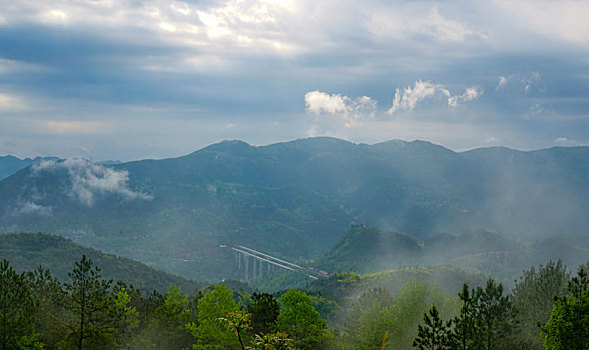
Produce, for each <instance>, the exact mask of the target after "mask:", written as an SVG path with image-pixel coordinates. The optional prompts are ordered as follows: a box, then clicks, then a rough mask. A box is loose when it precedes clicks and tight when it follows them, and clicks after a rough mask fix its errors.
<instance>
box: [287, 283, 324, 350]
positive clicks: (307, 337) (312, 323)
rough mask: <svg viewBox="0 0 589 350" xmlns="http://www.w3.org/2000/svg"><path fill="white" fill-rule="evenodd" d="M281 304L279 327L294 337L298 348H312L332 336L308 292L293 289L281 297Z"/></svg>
mask: <svg viewBox="0 0 589 350" xmlns="http://www.w3.org/2000/svg"><path fill="white" fill-rule="evenodd" d="M280 304H281V306H282V310H281V311H280V315H278V320H277V328H278V330H279V331H280V332H284V333H286V334H288V335H289V337H290V338H291V339H293V341H294V345H295V347H296V348H300V349H312V348H314V347H316V346H319V345H320V344H322V343H323V342H325V341H327V340H328V339H329V338H331V336H332V335H331V333H330V332H329V331H328V330H327V328H326V325H325V321H324V320H323V319H322V318H321V316H319V312H317V310H315V308H314V307H313V302H312V301H311V298H310V297H309V296H308V295H307V294H306V293H304V292H302V291H300V290H298V289H291V290H289V291H287V292H286V293H284V295H283V296H282V297H281V298H280Z"/></svg>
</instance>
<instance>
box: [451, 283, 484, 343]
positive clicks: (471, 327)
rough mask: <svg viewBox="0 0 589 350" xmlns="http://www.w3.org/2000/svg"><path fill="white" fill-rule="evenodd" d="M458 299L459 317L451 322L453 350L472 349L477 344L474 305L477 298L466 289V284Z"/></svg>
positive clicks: (472, 292) (473, 292)
mask: <svg viewBox="0 0 589 350" xmlns="http://www.w3.org/2000/svg"><path fill="white" fill-rule="evenodd" d="M458 297H459V298H460V300H461V301H462V307H461V308H460V315H458V316H456V317H455V318H454V319H453V320H452V321H453V323H454V328H453V330H452V333H451V338H452V342H453V344H454V347H453V348H454V349H459V350H467V349H472V348H473V346H474V345H475V344H476V343H477V339H478V336H477V333H476V323H475V314H476V304H477V297H476V293H475V291H474V290H472V291H471V290H470V289H469V288H468V284H466V283H465V284H464V285H463V286H462V291H461V292H460V293H458Z"/></svg>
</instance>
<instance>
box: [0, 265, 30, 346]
mask: <svg viewBox="0 0 589 350" xmlns="http://www.w3.org/2000/svg"><path fill="white" fill-rule="evenodd" d="M34 322H35V319H34V305H33V298H32V296H31V292H30V290H29V286H28V284H27V282H26V279H25V277H24V275H22V274H18V273H16V271H14V270H13V269H12V266H11V265H10V263H9V262H8V260H6V259H2V261H1V262H0V349H2V350H6V349H20V348H21V347H22V342H23V341H26V339H27V337H30V336H32V335H33V326H34Z"/></svg>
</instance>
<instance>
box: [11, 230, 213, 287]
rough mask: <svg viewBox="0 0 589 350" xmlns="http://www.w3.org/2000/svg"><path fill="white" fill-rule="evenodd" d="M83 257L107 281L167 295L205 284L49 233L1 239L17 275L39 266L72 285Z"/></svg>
mask: <svg viewBox="0 0 589 350" xmlns="http://www.w3.org/2000/svg"><path fill="white" fill-rule="evenodd" d="M83 254H86V256H87V257H88V258H90V259H91V260H92V262H93V264H94V265H95V266H99V267H100V268H101V269H102V275H103V277H104V278H107V279H108V278H111V279H113V280H114V281H117V280H122V281H124V282H126V283H132V284H133V285H135V286H136V287H140V286H142V287H144V288H146V289H147V290H148V291H149V290H153V289H156V290H158V291H160V292H165V290H166V289H167V287H168V286H169V285H170V284H176V285H179V286H181V287H182V289H183V290H184V291H186V292H191V291H194V290H197V289H199V288H201V287H202V286H204V285H205V284H204V283H203V282H197V281H190V280H186V279H184V278H182V277H178V276H174V275H171V274H169V273H166V272H163V271H159V270H156V269H153V268H150V267H147V266H145V265H144V264H142V263H140V262H137V261H133V260H131V259H127V258H121V257H118V256H115V255H112V254H104V253H102V252H100V251H98V250H95V249H91V248H87V247H84V246H81V245H79V244H76V243H74V242H72V241H71V240H69V239H66V238H63V237H58V236H54V235H50V234H45V233H7V234H1V235H0V256H1V257H3V258H6V259H8V260H9V261H10V263H11V264H12V266H13V267H14V268H15V269H16V270H17V271H24V270H29V271H32V270H34V269H36V268H37V267H38V266H43V267H44V268H46V269H49V270H50V271H51V273H52V274H53V275H54V276H56V277H57V278H58V279H59V280H61V281H69V277H68V272H70V271H71V270H72V269H73V267H75V264H74V263H75V262H76V261H79V260H80V258H81V257H82V255H83Z"/></svg>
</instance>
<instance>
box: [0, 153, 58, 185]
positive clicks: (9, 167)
mask: <svg viewBox="0 0 589 350" xmlns="http://www.w3.org/2000/svg"><path fill="white" fill-rule="evenodd" d="M58 159H59V158H56V157H36V158H32V159H31V158H25V159H20V158H17V157H13V156H0V181H1V180H3V179H5V178H7V177H8V176H10V175H12V174H14V173H16V172H17V171H19V170H21V169H23V168H26V167H28V166H29V165H31V164H35V163H40V162H42V161H48V160H58Z"/></svg>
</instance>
